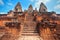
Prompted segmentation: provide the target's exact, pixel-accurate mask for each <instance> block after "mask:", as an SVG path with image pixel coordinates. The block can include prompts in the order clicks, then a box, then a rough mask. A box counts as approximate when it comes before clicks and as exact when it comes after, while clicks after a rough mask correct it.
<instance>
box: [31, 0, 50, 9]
mask: <svg viewBox="0 0 60 40" xmlns="http://www.w3.org/2000/svg"><path fill="white" fill-rule="evenodd" d="M30 1H31V2H32V1H33V2H35V4H34V8H35V7H36V8H37V9H39V7H40V3H41V2H43V3H44V4H46V3H48V2H50V0H30Z"/></svg>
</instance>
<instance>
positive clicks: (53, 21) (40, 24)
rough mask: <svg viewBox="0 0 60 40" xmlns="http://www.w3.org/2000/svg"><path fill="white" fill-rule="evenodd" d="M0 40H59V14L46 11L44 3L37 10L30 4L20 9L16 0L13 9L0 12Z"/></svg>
mask: <svg viewBox="0 0 60 40" xmlns="http://www.w3.org/2000/svg"><path fill="white" fill-rule="evenodd" d="M0 40H60V14H57V13H56V12H48V9H47V7H46V6H45V5H44V3H41V4H40V8H39V11H37V9H36V8H35V10H33V7H32V5H30V6H29V7H28V10H26V11H22V6H21V4H20V2H18V3H17V5H16V6H15V8H14V10H10V11H9V12H8V13H7V14H0Z"/></svg>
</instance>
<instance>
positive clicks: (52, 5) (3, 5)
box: [0, 0, 60, 14]
mask: <svg viewBox="0 0 60 40" xmlns="http://www.w3.org/2000/svg"><path fill="white" fill-rule="evenodd" d="M18 2H20V4H21V6H22V10H27V9H28V7H29V5H30V4H31V5H32V6H33V9H35V8H37V10H39V8H40V4H41V2H43V3H44V4H45V5H46V7H47V10H48V12H51V11H55V12H56V13H57V14H60V0H0V14H4V13H5V14H6V13H7V12H9V11H10V10H14V7H15V6H16V4H17V3H18Z"/></svg>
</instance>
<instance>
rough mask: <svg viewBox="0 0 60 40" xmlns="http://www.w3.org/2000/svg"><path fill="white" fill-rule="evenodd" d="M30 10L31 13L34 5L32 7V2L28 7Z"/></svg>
mask: <svg viewBox="0 0 60 40" xmlns="http://www.w3.org/2000/svg"><path fill="white" fill-rule="evenodd" d="M28 12H29V13H32V12H33V7H32V5H31V4H30V6H29V8H28Z"/></svg>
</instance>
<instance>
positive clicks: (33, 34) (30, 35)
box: [18, 22, 42, 40]
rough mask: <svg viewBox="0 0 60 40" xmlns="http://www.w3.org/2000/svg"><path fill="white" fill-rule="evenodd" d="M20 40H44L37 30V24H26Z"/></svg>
mask: <svg viewBox="0 0 60 40" xmlns="http://www.w3.org/2000/svg"><path fill="white" fill-rule="evenodd" d="M18 40H42V38H40V36H39V33H38V32H37V30H36V23H35V22H26V23H25V25H24V27H23V31H22V34H21V37H20V38H19V39H18Z"/></svg>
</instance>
